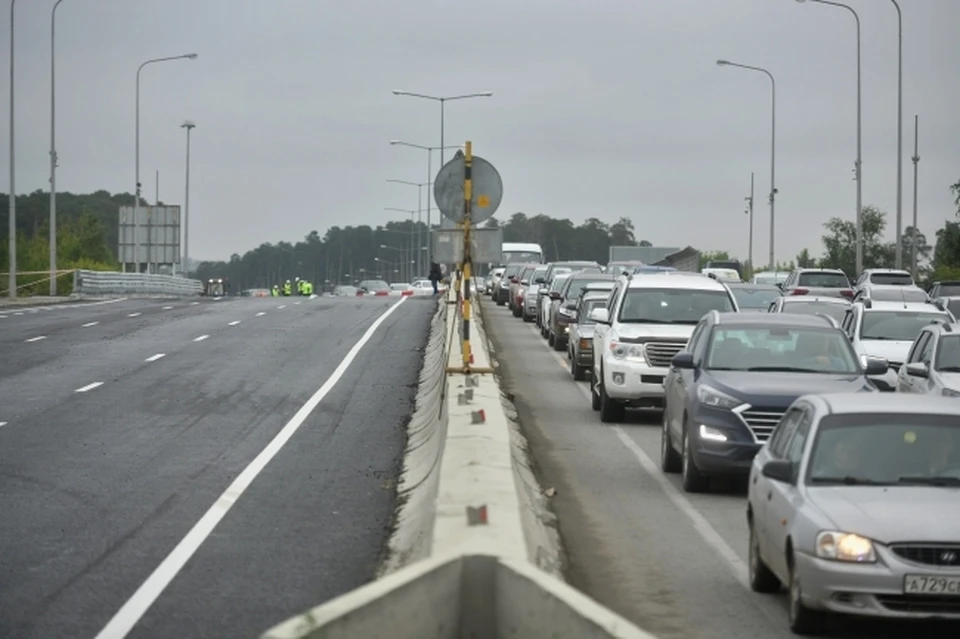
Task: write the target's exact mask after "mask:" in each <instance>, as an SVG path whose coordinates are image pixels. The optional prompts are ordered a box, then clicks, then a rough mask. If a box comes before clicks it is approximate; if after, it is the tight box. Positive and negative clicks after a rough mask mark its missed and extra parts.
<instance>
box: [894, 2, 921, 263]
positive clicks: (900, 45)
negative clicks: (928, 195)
mask: <svg viewBox="0 0 960 639" xmlns="http://www.w3.org/2000/svg"><path fill="white" fill-rule="evenodd" d="M890 2H892V3H893V6H894V7H896V8H897V268H903V13H902V12H901V11H900V5H899V4H898V3H897V0H890ZM914 233H916V228H914ZM914 239H916V238H914ZM913 255H914V259H913V261H912V262H911V264H913V276H914V278H916V276H917V262H916V253H914V254H913Z"/></svg>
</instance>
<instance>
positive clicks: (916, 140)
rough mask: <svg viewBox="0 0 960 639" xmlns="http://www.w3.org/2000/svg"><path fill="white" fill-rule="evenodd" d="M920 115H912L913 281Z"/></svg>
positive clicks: (915, 261)
mask: <svg viewBox="0 0 960 639" xmlns="http://www.w3.org/2000/svg"><path fill="white" fill-rule="evenodd" d="M919 138H920V116H918V115H915V116H913V157H912V158H910V159H911V160H913V241H912V242H911V243H910V244H911V247H910V265H911V267H912V270H911V274H912V275H913V279H914V281H916V279H917V224H918V221H917V175H918V173H917V172H918V168H919V167H918V166H917V165H918V164H919V163H920V142H919Z"/></svg>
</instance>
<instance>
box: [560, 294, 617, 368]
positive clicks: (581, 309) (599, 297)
mask: <svg viewBox="0 0 960 639" xmlns="http://www.w3.org/2000/svg"><path fill="white" fill-rule="evenodd" d="M609 297H610V294H609V293H607V292H602V291H597V292H593V291H591V292H587V293H585V294H584V295H581V296H580V297H579V299H578V300H577V308H576V322H575V323H574V324H572V325H571V326H570V347H569V348H568V349H567V355H568V356H569V358H570V374H571V375H573V379H575V380H577V381H578V382H579V381H583V380H585V379H587V376H588V375H590V374H591V371H592V370H593V331H594V329H595V328H596V326H597V323H596V322H594V321H593V320H591V319H590V311H592V310H593V309H595V308H601V307H603V306H606V305H607V299H608V298H609Z"/></svg>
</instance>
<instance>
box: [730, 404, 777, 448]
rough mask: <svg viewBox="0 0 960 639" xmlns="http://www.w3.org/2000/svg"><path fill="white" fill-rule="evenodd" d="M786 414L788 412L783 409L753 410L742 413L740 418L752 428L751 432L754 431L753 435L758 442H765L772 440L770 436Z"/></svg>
mask: <svg viewBox="0 0 960 639" xmlns="http://www.w3.org/2000/svg"><path fill="white" fill-rule="evenodd" d="M785 412H786V411H785V410H782V409H772V408H768V409H764V408H753V409H751V410H745V411H742V412H741V413H740V417H742V418H743V421H745V422H746V423H747V426H749V427H750V430H751V431H753V435H754V437H756V438H757V441H758V442H765V441H767V440H768V439H770V434H771V433H773V429H774V428H776V427H777V424H779V423H780V420H781V419H782V418H783V414H784V413H785Z"/></svg>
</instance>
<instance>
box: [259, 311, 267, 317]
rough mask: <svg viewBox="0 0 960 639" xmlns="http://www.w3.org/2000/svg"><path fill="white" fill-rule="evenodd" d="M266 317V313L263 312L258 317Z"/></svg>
mask: <svg viewBox="0 0 960 639" xmlns="http://www.w3.org/2000/svg"><path fill="white" fill-rule="evenodd" d="M264 315H266V313H264V312H263V311H260V312H259V313H257V317H263V316H264Z"/></svg>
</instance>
